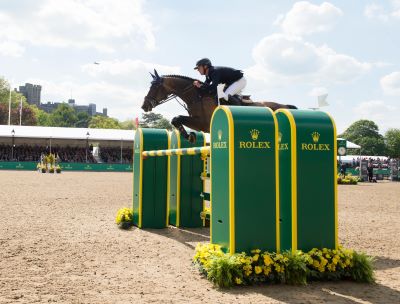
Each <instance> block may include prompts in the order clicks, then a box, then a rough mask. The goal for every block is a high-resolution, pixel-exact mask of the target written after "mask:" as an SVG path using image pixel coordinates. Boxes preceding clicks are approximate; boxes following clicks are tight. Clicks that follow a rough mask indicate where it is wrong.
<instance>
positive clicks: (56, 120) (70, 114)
mask: <svg viewBox="0 0 400 304" xmlns="http://www.w3.org/2000/svg"><path fill="white" fill-rule="evenodd" d="M77 122H78V117H77V115H76V112H75V110H74V109H73V108H72V107H70V106H69V105H67V104H65V103H62V104H60V105H59V106H58V107H57V109H55V110H54V112H53V113H51V114H50V125H51V126H53V127H74V126H75V124H76V123H77Z"/></svg>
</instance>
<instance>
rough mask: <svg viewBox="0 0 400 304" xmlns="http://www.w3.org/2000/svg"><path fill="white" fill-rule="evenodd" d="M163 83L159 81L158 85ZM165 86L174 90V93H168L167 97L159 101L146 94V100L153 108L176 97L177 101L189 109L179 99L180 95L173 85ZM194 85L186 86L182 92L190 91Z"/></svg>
mask: <svg viewBox="0 0 400 304" xmlns="http://www.w3.org/2000/svg"><path fill="white" fill-rule="evenodd" d="M161 84H162V82H159V83H158V84H157V85H161ZM165 87H166V88H167V89H169V90H170V91H172V93H171V94H168V96H167V98H165V99H162V100H160V101H158V100H156V99H155V98H154V97H151V96H146V100H147V101H148V102H149V103H150V105H151V108H152V109H153V108H155V107H156V106H159V105H161V104H163V103H166V102H167V101H170V100H172V99H174V98H175V99H176V101H177V102H178V103H179V104H180V105H181V106H182V107H183V108H184V109H185V110H187V107H186V105H184V104H181V103H180V102H179V100H178V98H177V97H179V96H178V94H177V92H176V90H173V89H172V88H171V87H167V86H165ZM192 87H193V84H190V85H188V86H187V87H186V88H184V89H183V91H182V92H181V94H185V93H186V92H188V91H189V90H190V89H191V88H192Z"/></svg>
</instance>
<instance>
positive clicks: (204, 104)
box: [142, 70, 297, 142]
mask: <svg viewBox="0 0 400 304" xmlns="http://www.w3.org/2000/svg"><path fill="white" fill-rule="evenodd" d="M150 75H151V76H152V78H153V80H152V82H151V86H150V90H149V92H148V93H147V96H146V97H145V98H144V101H143V104H142V109H143V110H144V111H145V112H149V111H151V110H152V109H153V108H155V107H157V106H158V105H160V104H163V103H165V102H167V101H169V100H171V99H173V98H177V97H179V98H180V99H181V100H182V101H183V102H184V103H185V104H183V106H184V108H185V109H186V111H187V112H188V114H189V116H183V115H179V116H176V117H174V118H173V119H172V121H171V124H172V125H173V126H174V127H175V128H177V129H178V130H179V132H180V133H181V134H182V136H183V137H184V138H186V139H187V140H189V141H190V142H195V140H196V138H195V135H194V133H191V134H190V135H189V134H188V133H187V131H186V130H185V128H184V127H183V126H186V127H188V128H190V129H192V130H196V131H203V132H206V133H209V132H210V122H211V117H212V114H213V112H214V110H215V108H216V107H217V104H216V102H215V101H216V96H213V95H209V94H207V93H204V92H203V90H201V89H199V88H197V87H195V86H194V85H193V81H195V80H196V79H193V78H190V77H187V76H180V75H164V76H159V75H158V73H157V71H156V70H154V74H151V73H150ZM220 104H225V105H229V104H228V103H227V102H226V101H225V100H224V99H221V102H220ZM240 106H257V107H268V108H271V110H272V111H275V110H277V109H281V108H283V109H297V107H296V106H293V105H284V104H280V103H276V102H270V101H260V102H253V101H251V100H248V101H246V102H242V105H240Z"/></svg>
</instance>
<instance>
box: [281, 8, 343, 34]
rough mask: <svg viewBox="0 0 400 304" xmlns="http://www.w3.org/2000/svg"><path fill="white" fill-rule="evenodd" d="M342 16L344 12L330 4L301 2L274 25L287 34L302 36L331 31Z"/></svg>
mask: <svg viewBox="0 0 400 304" xmlns="http://www.w3.org/2000/svg"><path fill="white" fill-rule="evenodd" d="M342 15H343V12H342V10H340V9H339V8H337V7H336V6H334V5H333V4H331V3H329V2H324V3H322V4H321V5H315V4H312V3H310V2H308V1H299V2H296V3H295V4H294V5H293V7H292V9H291V10H290V11H289V12H288V13H287V14H286V15H284V16H282V15H280V16H278V18H277V20H276V21H275V23H274V24H277V25H280V26H281V28H282V30H283V32H285V33H288V34H294V35H300V36H301V35H308V34H312V33H317V32H324V31H328V30H330V29H331V28H332V27H333V26H334V24H335V23H336V21H337V19H338V18H339V17H340V16H342Z"/></svg>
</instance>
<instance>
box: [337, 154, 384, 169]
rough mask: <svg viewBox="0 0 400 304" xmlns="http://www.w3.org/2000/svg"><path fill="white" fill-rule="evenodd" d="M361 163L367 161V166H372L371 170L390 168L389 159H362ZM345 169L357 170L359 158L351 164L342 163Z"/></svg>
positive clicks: (354, 159)
mask: <svg viewBox="0 0 400 304" xmlns="http://www.w3.org/2000/svg"><path fill="white" fill-rule="evenodd" d="M361 159H362V160H363V161H367V162H368V163H369V164H372V167H373V168H377V169H386V168H389V167H390V158H383V159H382V158H379V157H362V158H361ZM342 165H344V166H345V167H346V168H353V169H358V168H359V166H360V157H357V158H354V157H353V159H352V161H351V162H342Z"/></svg>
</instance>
